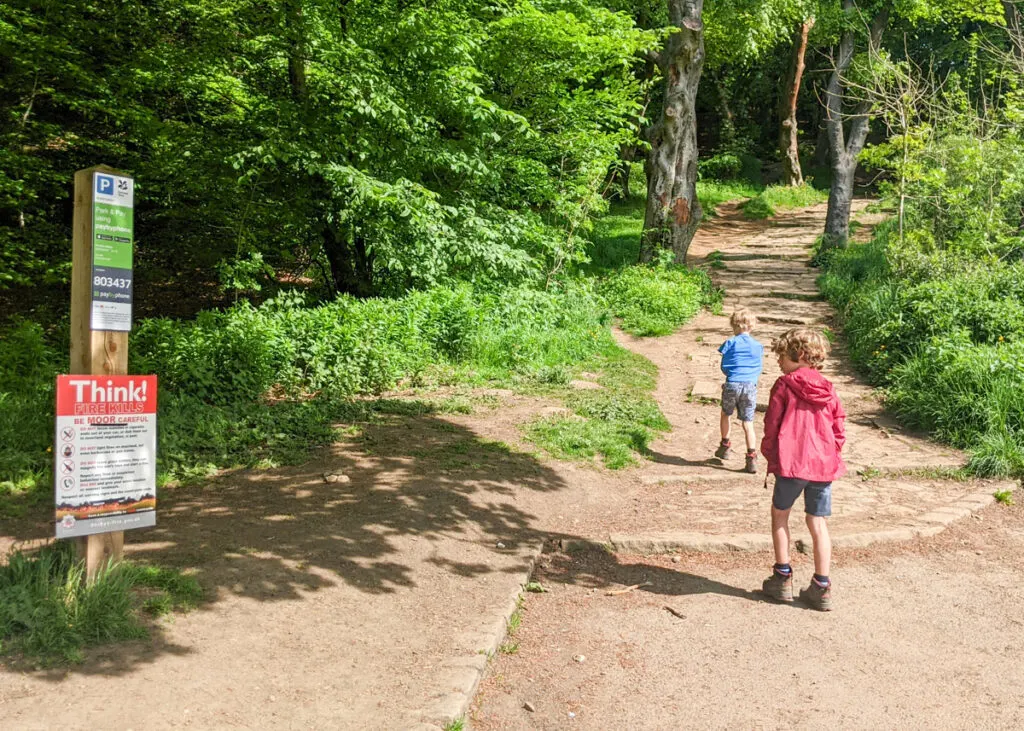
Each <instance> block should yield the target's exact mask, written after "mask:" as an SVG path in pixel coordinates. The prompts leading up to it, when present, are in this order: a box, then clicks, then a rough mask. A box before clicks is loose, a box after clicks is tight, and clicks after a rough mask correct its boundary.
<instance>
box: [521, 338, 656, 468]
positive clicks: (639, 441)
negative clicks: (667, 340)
mask: <svg viewBox="0 0 1024 731" xmlns="http://www.w3.org/2000/svg"><path fill="white" fill-rule="evenodd" d="M584 368H585V370H588V371H597V372H599V373H600V376H599V378H598V382H599V383H600V384H601V385H602V386H603V387H604V388H603V390H601V391H568V392H566V393H564V394H563V399H564V401H565V403H566V406H567V407H568V408H570V409H571V410H572V411H573V414H572V415H570V416H550V417H545V418H541V419H538V420H536V421H534V422H532V423H530V424H529V425H527V427H526V429H525V432H526V436H527V438H529V439H530V440H531V441H533V442H534V443H536V444H537V445H539V446H540V447H542V448H543V449H545V450H546V451H547V452H549V453H550V454H553V455H554V456H556V457H559V458H562V459H574V460H591V459H594V458H595V457H601V459H602V461H603V463H604V465H605V466H606V467H608V468H609V469H619V468H622V467H625V466H627V465H631V464H635V463H636V462H637V459H636V457H637V455H638V454H640V455H642V454H646V453H647V452H648V451H649V449H648V446H649V444H650V442H651V441H652V440H653V439H654V438H655V436H656V435H657V433H658V432H661V431H667V430H668V429H669V428H670V426H669V423H668V420H667V419H665V416H664V415H663V414H662V413H661V410H660V409H659V408H658V404H657V402H656V401H654V399H653V397H652V396H651V391H653V390H654V387H655V385H656V383H657V375H658V369H657V367H656V366H655V365H654V364H653V363H651V362H650V361H649V360H647V359H646V358H644V357H642V356H639V355H636V354H635V353H631V352H629V351H626V350H622V349H618V348H616V349H614V350H610V351H609V352H608V353H606V354H605V355H604V356H603V357H601V358H599V359H595V360H594V361H591V362H590V363H587V364H586V365H585V366H584Z"/></svg>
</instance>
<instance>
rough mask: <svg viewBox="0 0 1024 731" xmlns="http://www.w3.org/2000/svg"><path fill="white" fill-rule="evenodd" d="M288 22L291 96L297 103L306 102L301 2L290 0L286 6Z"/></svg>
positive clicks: (304, 28) (304, 41) (304, 37)
mask: <svg viewBox="0 0 1024 731" xmlns="http://www.w3.org/2000/svg"><path fill="white" fill-rule="evenodd" d="M288 16H289V17H288V22H289V24H290V25H291V27H290V29H289V30H290V33H289V35H290V36H291V44H290V46H289V48H288V82H289V84H290V85H291V90H292V96H293V97H294V98H295V101H297V102H300V103H301V102H304V101H306V97H307V96H308V91H307V88H306V27H305V25H306V24H305V19H304V18H303V14H302V1H301V0H291V2H290V4H289V5H288Z"/></svg>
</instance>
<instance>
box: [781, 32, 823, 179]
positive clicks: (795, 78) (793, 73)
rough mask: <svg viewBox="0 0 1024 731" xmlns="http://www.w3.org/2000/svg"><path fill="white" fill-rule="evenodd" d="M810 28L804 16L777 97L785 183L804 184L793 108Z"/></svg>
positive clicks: (798, 91) (798, 90)
mask: <svg viewBox="0 0 1024 731" xmlns="http://www.w3.org/2000/svg"><path fill="white" fill-rule="evenodd" d="M813 27H814V18H807V19H805V20H803V21H802V22H801V23H800V26H799V27H798V28H797V30H796V32H795V33H794V34H793V53H792V57H791V59H790V64H789V70H788V72H787V74H786V79H785V81H784V82H783V86H782V94H781V95H780V97H779V156H780V157H781V158H782V182H783V183H784V184H785V185H793V186H796V185H803V182H804V176H803V171H802V170H801V169H800V147H799V143H800V138H799V132H800V130H799V128H798V126H797V121H796V107H797V101H798V100H799V97H800V82H801V80H802V79H803V75H804V58H805V57H806V55H807V36H808V34H809V33H810V32H811V28H813Z"/></svg>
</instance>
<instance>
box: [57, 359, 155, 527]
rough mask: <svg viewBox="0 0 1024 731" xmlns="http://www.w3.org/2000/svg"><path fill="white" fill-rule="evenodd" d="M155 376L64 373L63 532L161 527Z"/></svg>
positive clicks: (60, 386) (60, 391) (60, 425)
mask: <svg viewBox="0 0 1024 731" xmlns="http://www.w3.org/2000/svg"><path fill="white" fill-rule="evenodd" d="M156 389H157V380H156V376H58V377H57V430H56V436H55V441H54V450H53V452H54V482H55V497H56V500H55V504H56V516H55V517H56V522H57V537H58V538H73V537H77V536H86V535H92V534H95V533H107V532H110V531H121V530H128V529H131V528H145V527H149V526H153V525H156Z"/></svg>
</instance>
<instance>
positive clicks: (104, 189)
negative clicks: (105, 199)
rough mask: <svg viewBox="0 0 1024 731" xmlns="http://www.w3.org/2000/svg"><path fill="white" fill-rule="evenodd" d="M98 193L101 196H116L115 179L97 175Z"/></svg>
mask: <svg viewBox="0 0 1024 731" xmlns="http://www.w3.org/2000/svg"><path fill="white" fill-rule="evenodd" d="M96 192H97V193H98V194H99V195H114V179H113V178H112V177H111V176H109V175H97V176H96Z"/></svg>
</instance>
